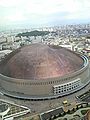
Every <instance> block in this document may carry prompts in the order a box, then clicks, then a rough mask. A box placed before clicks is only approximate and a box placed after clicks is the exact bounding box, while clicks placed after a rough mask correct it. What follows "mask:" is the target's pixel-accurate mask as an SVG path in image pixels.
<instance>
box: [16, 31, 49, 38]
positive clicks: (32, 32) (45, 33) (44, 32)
mask: <svg viewBox="0 0 90 120" xmlns="http://www.w3.org/2000/svg"><path fill="white" fill-rule="evenodd" d="M49 33H50V32H49V31H37V30H35V31H31V32H24V33H19V34H17V36H16V37H21V36H23V37H24V36H26V37H29V36H44V35H48V34H49Z"/></svg>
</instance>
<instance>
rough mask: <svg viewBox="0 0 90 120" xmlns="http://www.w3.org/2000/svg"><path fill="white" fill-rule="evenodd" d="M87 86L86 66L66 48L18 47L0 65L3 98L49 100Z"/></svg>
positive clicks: (82, 57) (87, 66)
mask: <svg viewBox="0 0 90 120" xmlns="http://www.w3.org/2000/svg"><path fill="white" fill-rule="evenodd" d="M88 83H89V63H88V59H87V57H85V56H80V55H78V54H76V53H74V52H72V51H70V50H68V49H66V48H63V47H60V46H52V45H45V44H31V45H28V46H24V47H21V48H19V49H17V50H15V51H13V52H12V53H10V54H9V55H7V56H6V57H5V58H4V59H3V60H2V61H1V62H0V86H1V90H2V92H3V93H4V94H6V95H8V96H12V97H16V98H22V99H31V100H39V99H52V98H57V97H59V96H63V95H67V94H70V93H73V92H75V91H77V90H80V89H81V88H83V87H84V86H85V85H87V84H88Z"/></svg>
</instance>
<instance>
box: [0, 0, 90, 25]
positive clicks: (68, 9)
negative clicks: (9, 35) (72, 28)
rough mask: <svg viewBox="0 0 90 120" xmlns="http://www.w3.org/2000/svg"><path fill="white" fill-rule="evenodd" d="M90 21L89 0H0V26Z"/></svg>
mask: <svg viewBox="0 0 90 120" xmlns="http://www.w3.org/2000/svg"><path fill="white" fill-rule="evenodd" d="M83 22H90V0H0V26H3V25H4V26H5V25H12V26H13V25H14V26H15V25H21V26H25V25H26V26H45V25H53V26H54V25H60V24H67V23H68V24H70V23H71V24H72V23H83Z"/></svg>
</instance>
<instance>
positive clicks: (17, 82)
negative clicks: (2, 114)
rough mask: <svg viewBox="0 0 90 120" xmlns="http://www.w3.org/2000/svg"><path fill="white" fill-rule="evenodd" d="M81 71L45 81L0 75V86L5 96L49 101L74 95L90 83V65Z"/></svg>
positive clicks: (86, 65)
mask: <svg viewBox="0 0 90 120" xmlns="http://www.w3.org/2000/svg"><path fill="white" fill-rule="evenodd" d="M82 58H83V60H84V64H83V66H82V67H81V69H80V70H78V71H76V72H74V73H71V74H68V75H66V76H63V77H58V78H50V79H43V80H25V79H16V78H10V77H7V76H4V75H2V74H0V86H1V90H2V92H3V93H4V94H6V95H9V96H12V97H17V98H23V99H44V98H45V99H49V98H55V97H58V96H63V95H67V94H70V93H73V92H75V91H77V90H79V89H81V88H83V87H84V86H85V85H87V84H88V83H89V63H88V59H87V58H86V57H85V56H82Z"/></svg>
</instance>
